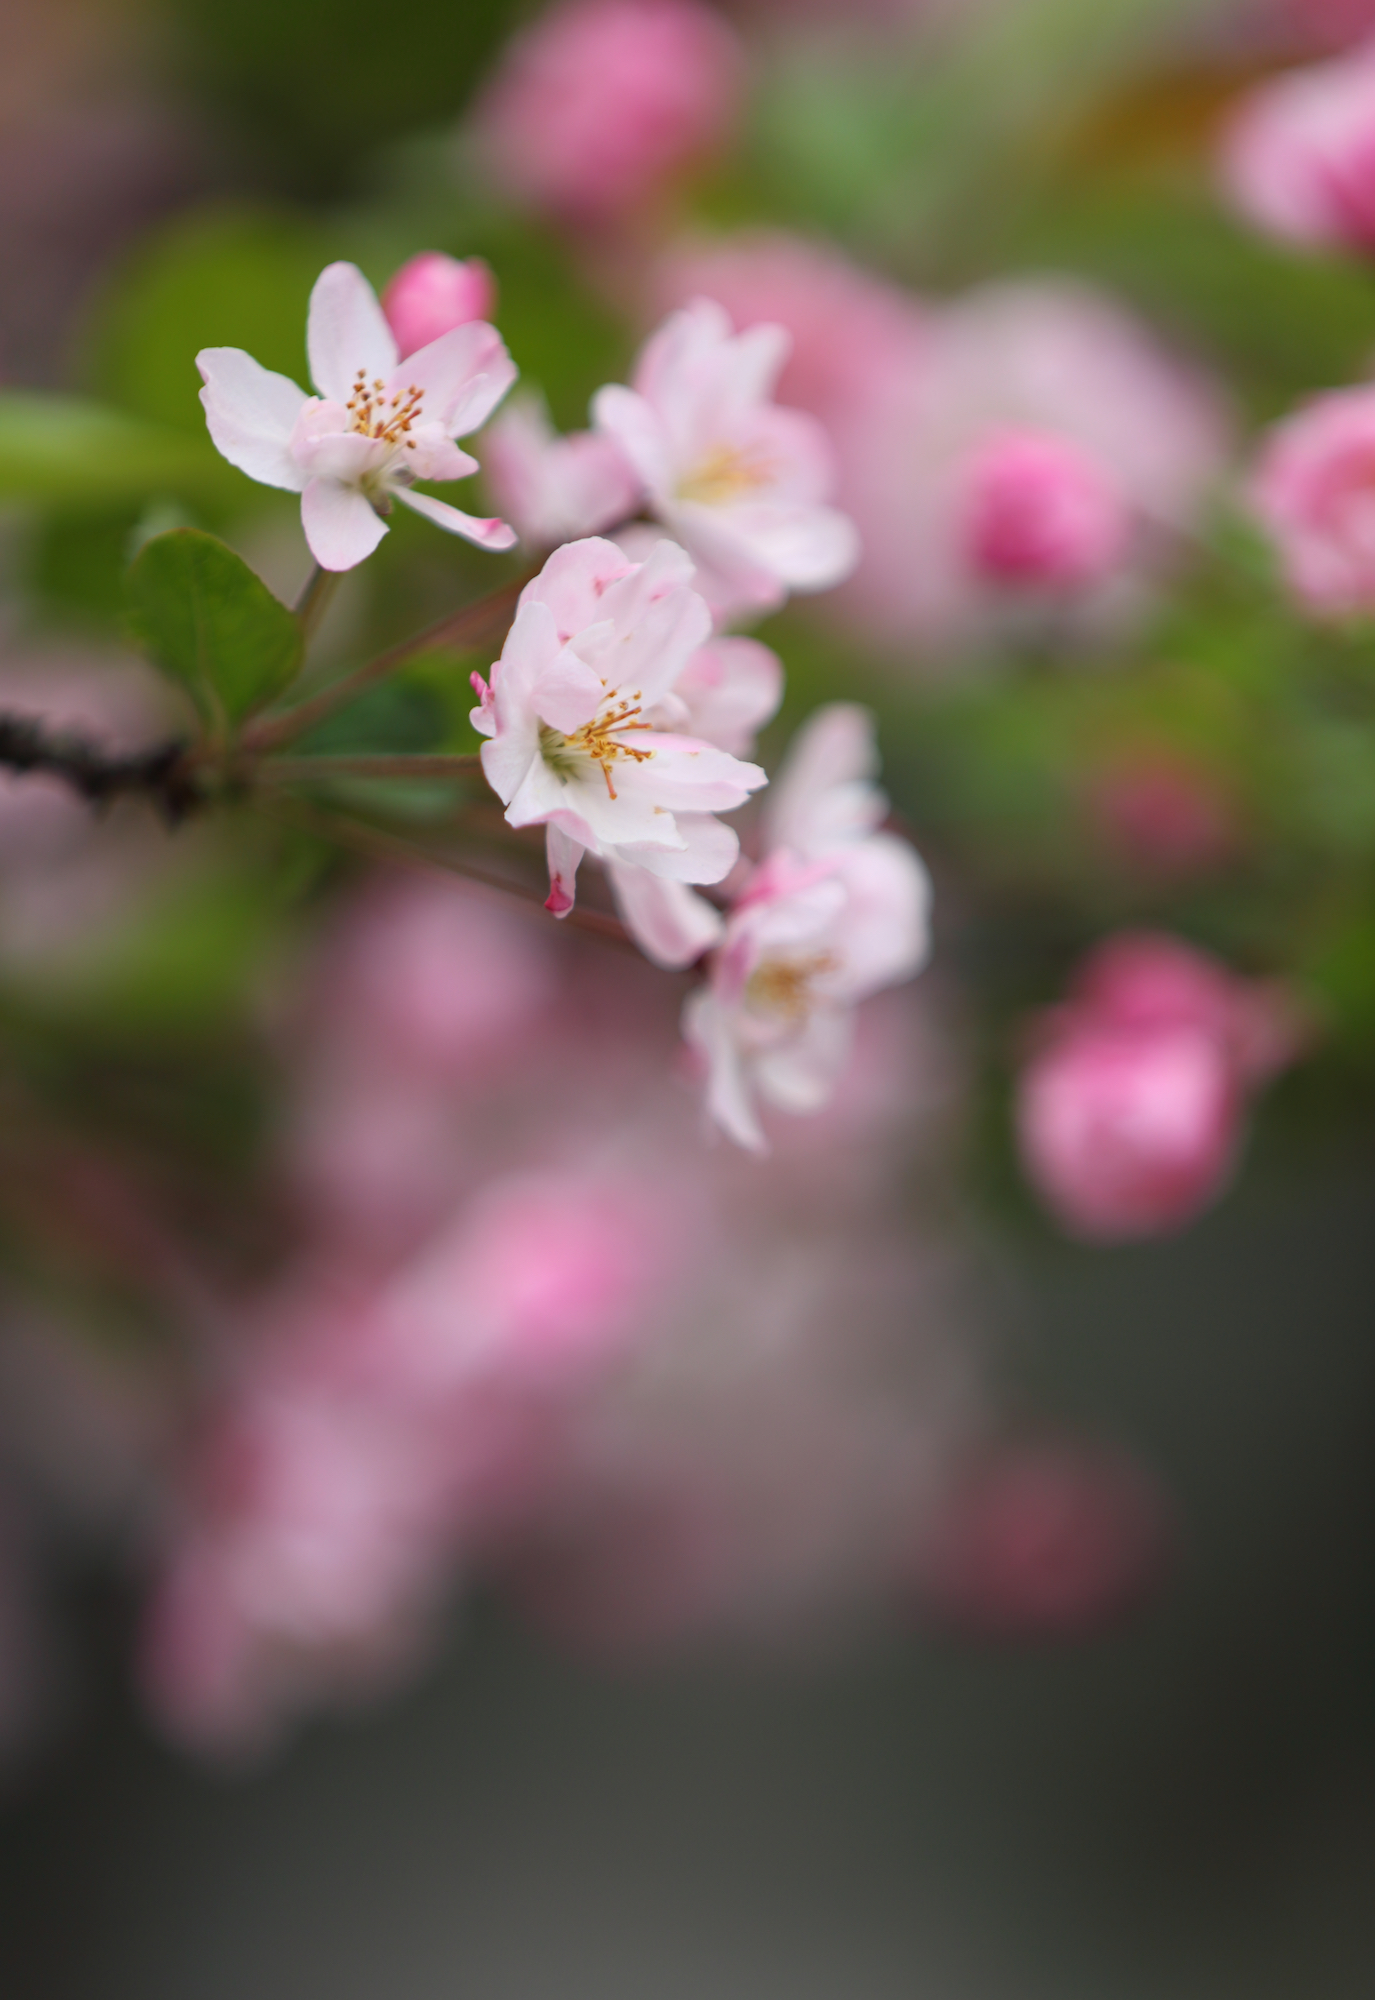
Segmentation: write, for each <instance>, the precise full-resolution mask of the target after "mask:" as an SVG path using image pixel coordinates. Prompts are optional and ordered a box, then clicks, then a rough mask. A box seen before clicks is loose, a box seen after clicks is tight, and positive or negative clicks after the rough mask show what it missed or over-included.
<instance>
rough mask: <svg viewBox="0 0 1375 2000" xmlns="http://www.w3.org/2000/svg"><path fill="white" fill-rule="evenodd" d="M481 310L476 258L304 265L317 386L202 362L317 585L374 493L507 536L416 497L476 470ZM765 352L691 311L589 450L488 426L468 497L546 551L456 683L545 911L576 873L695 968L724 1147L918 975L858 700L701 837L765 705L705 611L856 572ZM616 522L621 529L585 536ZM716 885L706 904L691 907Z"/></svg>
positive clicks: (815, 1077) (385, 506) (702, 1039)
mask: <svg viewBox="0 0 1375 2000" xmlns="http://www.w3.org/2000/svg"><path fill="white" fill-rule="evenodd" d="M489 297H490V280H489V278H488V276H487V274H486V273H485V271H484V270H482V269H480V268H478V269H475V268H474V267H472V266H464V265H459V264H457V263H455V262H454V261H453V260H444V259H441V258H438V257H437V256H436V255H435V254H433V253H430V254H427V255H426V256H423V257H421V258H418V259H415V260H414V261H413V262H412V263H411V264H410V265H408V266H407V267H406V268H405V269H403V270H402V271H400V272H398V273H397V275H396V277H395V278H394V279H393V281H392V283H391V285H390V286H389V287H388V290H387V293H386V298H385V301H384V302H383V303H382V304H379V302H378V300H377V298H376V296H375V294H374V293H373V291H372V289H371V287H370V286H369V285H368V283H367V281H366V279H365V278H364V277H363V276H362V274H361V272H359V271H358V270H357V269H356V268H355V267H354V266H353V265H349V264H334V265H331V266H330V267H329V269H328V270H326V271H325V272H324V273H323V274H322V276H321V278H320V279H319V281H318V283H317V284H316V286H315V290H314V292H313V294H312V296H311V303H310V317H309V325H308V330H307V348H308V351H309V355H310V364H311V374H312V377H313V379H314V381H315V383H316V385H317V388H318V389H320V390H321V391H322V394H321V395H319V396H316V397H307V396H306V395H305V394H304V392H303V391H301V390H300V389H299V388H297V386H296V385H295V384H294V383H291V382H289V381H288V380H287V379H286V378H285V377H282V376H278V375H271V374H269V373H268V372H267V371H266V370H265V369H263V368H261V367H260V366H259V365H258V364H257V363H256V362H255V361H253V360H252V358H251V357H250V356H248V355H246V354H243V353H241V352H239V351H238V350H236V349H228V348H212V349H209V350H206V351H205V352H203V353H202V354H201V355H200V357H199V365H200V370H201V374H202V376H203V378H204V382H205V388H204V390H203V392H202V399H203V401H204V404H205V410H206V416H207V420H208V422H209V425H210V431H211V435H212V437H213V438H214V441H215V443H216V444H217V445H218V447H219V449H220V450H221V451H222V452H223V453H224V455H225V456H226V457H227V458H229V459H230V460H231V462H232V463H234V464H236V465H237V466H239V467H240V468H241V469H242V470H244V471H246V472H249V473H250V474H251V475H252V476H253V477H255V478H257V479H260V480H263V481H264V482H265V483H267V484H270V485H272V484H275V485H279V486H289V487H292V488H296V489H300V490H301V494H302V500H301V512H302V523H303V526H304V529H305V533H306V538H307V540H308V542H309V543H310V546H311V549H312V552H313V553H314V555H315V557H316V559H317V561H318V562H319V563H320V565H321V567H322V568H324V569H335V570H338V569H344V568H350V567H353V566H355V565H356V564H357V563H358V562H360V561H361V560H362V559H363V558H364V557H365V556H367V555H368V554H370V553H371V551H372V549H373V548H375V547H376V545H377V543H378V541H379V540H380V539H381V537H382V535H383V534H385V532H386V521H385V518H384V517H385V515H386V513H387V512H388V511H389V510H390V506H391V504H392V502H393V501H394V500H401V501H404V502H405V503H406V504H407V505H408V506H410V507H413V508H415V509H416V510H417V511H419V512H421V513H423V514H425V515H427V517H428V518H430V519H432V520H433V521H435V522H436V524H437V525H439V526H440V527H443V528H446V529H448V530H449V531H450V532H452V533H455V534H458V535H462V536H464V537H465V538H466V539H468V540H470V541H474V542H477V543H478V544H480V545H481V546H484V547H486V548H490V549H501V548H505V547H507V546H510V545H511V544H512V543H513V542H514V541H515V539H516V531H515V530H514V529H512V528H510V527H508V526H507V525H506V523H505V522H504V521H502V520H499V519H496V518H491V519H485V520H479V519H477V518H475V517H474V516H472V515H469V514H464V513H462V512H460V511H459V510H458V509H457V508H454V507H452V506H450V505H449V504H448V503H446V502H443V501H439V500H435V499H432V498H431V497H430V496H429V495H422V494H420V493H418V492H416V491H415V484H414V483H415V481H417V480H435V479H439V480H443V479H454V478H461V477H464V476H465V475H466V474H468V473H469V472H472V471H474V470H475V469H476V461H475V460H474V459H472V458H470V457H468V455H467V454H466V453H463V452H460V451H459V449H458V447H457V445H456V443H455V442H454V440H455V439H456V438H457V437H459V436H462V435H465V434H466V433H467V432H468V431H470V430H472V429H474V428H475V427H477V426H478V425H480V424H482V423H483V422H484V421H485V419H486V418H487V417H488V416H489V415H490V414H491V412H492V410H493V408H494V407H495V405H496V403H497V402H498V401H499V400H500V398H501V397H502V396H503V395H504V393H505V391H506V389H507V388H508V387H509V386H510V383H511V381H512V379H513V376H514V370H513V368H512V365H511V362H510V360H509V357H508V356H507V354H506V349H505V347H504V344H503V343H502V341H501V338H500V336H499V334H498V333H497V332H496V330H495V328H493V327H492V326H490V325H488V324H487V323H486V322H484V321H481V320H478V319H476V318H474V317H473V316H472V315H473V313H474V312H475V311H476V309H477V308H478V307H479V305H481V304H482V303H485V302H486V300H487V299H488V298H489ZM449 321H453V322H455V323H453V324H446V322H449ZM418 341H419V342H422V343H423V344H420V345H417V344H416V343H417V342H418ZM788 345H789V342H788V336H787V333H786V331H785V330H784V329H783V328H781V327H778V326H769V325H760V326H755V327H752V328H750V329H749V330H748V331H746V332H744V333H736V332H735V330H734V328H733V327H732V325H731V322H730V319H729V317H728V316H727V314H726V313H725V311H724V310H723V308H722V307H720V306H719V305H717V304H715V303H714V302H712V301H710V300H707V299H704V298H703V299H696V300H694V301H692V302H691V303H690V304H688V305H687V306H686V307H685V308H683V309H682V310H681V311H678V312H675V313H673V314H671V315H670V316H669V318H668V319H667V321H666V322H665V324H664V325H663V326H662V327H661V328H660V330H659V331H658V332H657V333H656V334H655V335H654V336H653V338H652V339H651V340H650V341H649V342H648V343H647V345H646V347H645V349H644V352H643V354H642V355H641V358H640V361H639V363H638V365H637V368H636V370H635V375H634V379H633V382H632V384H631V386H629V387H621V386H616V385H613V386H608V387H606V388H604V389H602V390H600V391H599V392H598V394H597V395H596V397H595V398H594V399H593V416H594V420H595V425H596V428H595V430H594V431H593V432H592V433H589V434H586V435H585V436H583V437H572V438H567V439H560V438H556V437H555V436H554V435H553V433H552V432H551V431H550V430H549V429H548V426H547V424H546V423H545V422H544V421H543V420H542V419H541V418H540V416H539V414H538V412H536V411H532V410H531V409H530V408H528V407H527V408H525V409H521V408H517V409H515V410H514V411H513V412H512V414H511V416H510V417H508V418H507V419H505V420H502V421H499V422H498V423H497V424H496V425H495V426H494V427H493V432H492V437H493V443H494V446H495V454H496V456H495V471H496V483H497V485H498V486H499V487H503V488H504V489H505V494H506V495H509V500H510V503H513V504H510V508H509V510H510V511H511V512H512V513H513V514H514V515H515V516H516V519H517V524H518V526H519V528H520V531H521V535H522V538H523V539H524V540H525V541H526V542H527V543H530V544H533V545H534V546H535V548H536V549H537V550H538V549H539V548H540V543H541V536H542V535H545V536H547V535H549V534H550V533H551V532H552V533H553V534H557V535H560V536H562V537H564V539H561V540H560V541H559V544H558V546H556V547H555V548H554V549H553V550H552V552H551V553H549V554H548V555H547V558H546V560H545V561H544V563H543V566H542V567H541V568H540V570H539V572H538V574H537V575H535V576H534V577H532V578H531V580H530V581H529V582H528V583H527V584H526V585H525V587H524V589H523V590H522V592H521V595H520V600H519V604H518V606H517V608H516V613H515V617H514V620H513V622H512V625H511V629H510V633H509V635H508V637H507V639H506V642H505V645H504V646H503V648H502V652H501V656H500V658H499V659H498V660H497V661H496V662H495V664H494V665H493V666H492V668H491V671H490V676H489V677H484V676H483V675H482V674H480V673H475V674H474V675H473V687H474V689H475V691H476V693H477V695H478V705H477V707H476V708H475V709H474V710H473V713H472V722H473V726H474V728H475V729H476V730H477V732H478V733H479V735H481V736H482V737H483V738H485V741H484V744H483V749H482V769H483V772H484V775H485V776H486V778H487V781H488V783H489V784H490V785H491V787H492V789H493V791H494V792H495V793H496V794H497V796H498V798H499V799H500V800H501V802H502V804H503V806H504V807H505V817H506V821H507V823H508V824H509V825H510V826H511V827H513V828H516V829H524V828H539V827H542V828H544V830H545V841H546V849H547V857H548V866H549V882H550V889H549V898H548V902H547V905H546V907H547V908H548V909H549V910H550V911H551V913H552V914H553V915H555V916H558V917H565V916H567V915H568V913H569V912H570V911H571V910H572V909H573V908H574V905H575V900H576V879H577V873H578V868H579V864H580V863H581V861H582V859H583V857H584V855H587V854H590V855H593V856H595V857H596V859H597V860H598V861H600V862H601V863H602V864H603V866H604V867H605V869H606V871H607V874H608V877H609V879H610V883H611V888H612V891H613V894H614V896H615V899H616V902H617V906H618V908H619V910H620V912H621V915H622V918H623V920H624V922H625V924H626V927H627V928H628V930H629V931H630V933H631V935H632V936H633V937H634V938H635V940H636V941H637V942H638V943H639V945H640V946H641V948H642V949H643V950H644V952H645V953H646V955H647V956H648V957H650V958H651V959H653V960H654V961H655V963H657V964H659V965H661V966H664V967H672V968H679V967H685V966H689V965H691V964H693V963H694V962H696V961H697V960H699V959H701V958H702V957H703V955H704V954H705V953H708V952H711V953H712V960H711V970H710V974H709V981H708V985H707V987H706V989H705V992H704V994H703V995H700V996H698V997H696V998H695V999H694V1000H693V1001H692V1002H690V1004H689V1009H688V1015H687V1032H688V1038H689V1040H690V1042H691V1043H692V1045H693V1046H694V1048H696V1049H697V1050H699V1051H700V1052H701V1054H702V1055H703V1057H704V1059H705V1064H706V1068H707V1070H708V1074H709V1085H708V1103H709V1105H710V1107H711V1111H712V1114H713V1116H714V1118H715V1120H716V1122H717V1124H718V1125H720V1126H721V1127H722V1129H723V1130H725V1131H726V1132H728V1133H729V1134H730V1135H731V1136H732V1137H733V1138H735V1139H736V1140H738V1141H739V1142H740V1143H741V1144H743V1145H746V1146H750V1147H753V1148H762V1147H763V1145H764V1135H763V1132H762V1129H761V1128H760V1126H759V1123H758V1120H757V1117H756V1115H755V1113H754V1110H753V1109H752V1104H753V1100H754V1097H755V1094H756V1092H757V1093H758V1094H760V1095H762V1096H763V1097H764V1098H766V1099H767V1100H768V1101H769V1102H771V1103H773V1104H775V1105H779V1106H781V1107H783V1108H786V1109H789V1110H792V1111H809V1110H814V1109H816V1108H817V1107H818V1106H819V1105H820V1104H821V1103H823V1102H824V1101H825V1099H826V1097H827V1096H828V1095H829V1093H830V1090H831V1088H832V1087H833V1085H834V1082H835V1080H836V1077H837V1075H838V1073H839V1069H840V1066H841V1064H842V1062H843V1059H844V1053H845V1047H846V1041H847V1035H848V1016H849V1013H850V1010H851V1009H852V1008H853V1006H854V1004H855V1003H856V1002H857V1001H859V1000H861V999H863V998H865V997H866V996H867V995H869V994H871V993H873V992H875V991H877V990H878V989H880V988H881V987H883V986H886V985H890V984H892V983H894V982H896V981H900V980H903V979H906V978H908V977H909V976H910V975H911V974H912V973H914V972H916V971H917V970H918V969H919V967H920V965H921V964H922V961H923V959H924V957H925V953H926V942H927V902H928V892H927V883H926V876H925V873H924V871H923V869H922V866H921V863H920V861H919V860H918V859H917V857H916V856H915V854H914V853H913V852H912V850H911V848H910V847H909V846H908V845H907V844H906V843H905V842H904V841H902V840H900V839H898V838H897V837H895V836H894V835H892V834H887V833H884V832H883V831H882V829H881V822H882V821H883V819H884V817H885V813H886V804H885V802H884V800H883V798H882V795H881V794H880V793H879V792H878V791H877V790H876V789H875V787H874V785H873V782H872V780H873V777H874V772H875V766H876V752H875V750H874V746H873V743H872V732H871V730H870V726H869V723H868V721H867V718H866V717H865V715H864V714H863V713H862V712H861V711H858V710H855V709H852V708H848V707H845V706H843V705H842V706H841V707H838V708H835V709H832V710H830V711H827V712H825V713H824V714H822V715H820V716H819V717H818V718H817V719H816V720H815V721H814V722H813V724H812V725H811V726H810V728H809V730H808V732H807V734H806V736H805V739H804V740H803V741H802V743H801V744H800V746H799V749H798V751H797V753H796V757H795V760H794V764H793V767H792V769H791V773H790V775H789V777H788V778H787V780H786V781H785V782H784V784H783V786H782V788H781V790H780V793H779V795H778V803H777V805H776V807H775V809H774V811H773V812H772V813H771V814H770V815H768V816H767V817H766V821H765V827H764V841H765V851H764V853H763V855H762V856H761V858H760V860H759V862H758V864H757V865H756V866H754V867H749V866H746V865H744V864H742V863H741V855H740V841H739V836H738V834H737V833H736V831H735V829H734V828H733V827H731V826H729V825H727V824H726V822H725V821H724V820H723V819H722V818H721V817H720V815H722V814H726V813H731V812H734V811H735V810H736V809H737V808H739V807H740V806H742V805H744V804H745V802H746V800H748V799H749V798H750V796H751V795H752V794H753V793H756V792H758V791H759V790H760V789H761V788H762V787H763V786H764V785H765V784H766V783H767V779H766V774H765V772H764V771H763V770H762V769H761V768H760V766H758V765H757V764H754V763H751V762H749V761H748V756H747V753H748V752H749V750H750V749H751V747H752V746H753V742H754V737H755V734H756V732H757V731H758V729H759V728H760V727H761V726H762V725H763V724H764V723H766V722H767V721H768V720H769V719H770V718H771V717H772V716H773V714H774V712H775V711H776V709H777V708H778V706H779V703H780V701H781V699H782V693H783V672H782V667H781V665H780V663H779V661H778V659H777V657H776V656H775V655H774V654H773V653H772V652H771V651H770V650H769V649H768V648H767V647H764V646H762V645H760V644H759V643H758V642H757V641H755V640H751V639H749V638H745V637H741V636H740V635H738V634H735V633H732V632H730V631H728V630H727V629H725V627H726V625H727V623H728V621H730V620H732V619H736V618H739V617H741V616H744V615H748V614H751V613H753V614H758V613H760V612H762V611H764V610H770V609H774V608H776V607H777V606H778V605H780V604H781V603H782V602H783V601H784V599H785V598H786V596H787V595H788V593H789V592H790V591H798V590H801V591H816V590H824V589H827V588H829V587H830V586H832V585H834V584H836V583H838V582H840V581H841V580H842V579H843V578H844V577H845V576H846V575H847V574H848V572H849V571H850V570H851V569H852V568H853V566H854V563H855V561H856V558H857V554H858V539H857V536H856V533H855V530H854V527H853V525H852V524H851V522H850V521H849V520H848V518H847V517H846V516H845V515H844V514H842V513H840V512H838V511H837V510H836V509H835V508H833V507H832V506H830V505H829V500H828V495H829V489H830V486H831V483H832V476H833V468H832V463H831V456H830V449H829V445H828V443H827V439H826V435H825V432H824V430H823V428H822V426H821V424H820V423H819V422H818V421H817V420H816V419H815V418H814V417H812V416H810V415H808V414H806V413H804V412H802V411H799V410H793V409H789V408H786V407H783V406H781V405H779V404H777V403H776V402H775V401H774V400H773V393H772V392H773V389H774V386H775V383H776V381H777V377H778V374H779V372H780V370H781V368H782V366H783V364H784V361H785V359H786V356H787V351H788ZM403 351H404V359H403V358H402V356H403ZM641 515H643V516H647V517H648V518H647V519H638V518H636V517H637V516H641ZM613 523H614V524H616V525H617V526H619V527H620V528H621V530H622V533H621V536H620V539H619V540H609V539H604V538H601V537H598V536H597V535H594V534H591V533H589V532H587V531H588V530H589V529H591V528H594V527H599V526H600V527H608V526H611V525H612V524H613ZM728 877H729V878H731V898H730V902H729V905H728V907H727V908H726V909H725V910H723V909H722V908H720V907H719V906H718V904H717V903H714V902H712V901H709V900H708V899H707V898H706V897H705V896H704V895H703V894H702V893H701V891H702V889H703V888H706V887H713V886H715V885H718V884H722V883H724V882H725V881H726V879H727V878H728Z"/></svg>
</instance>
